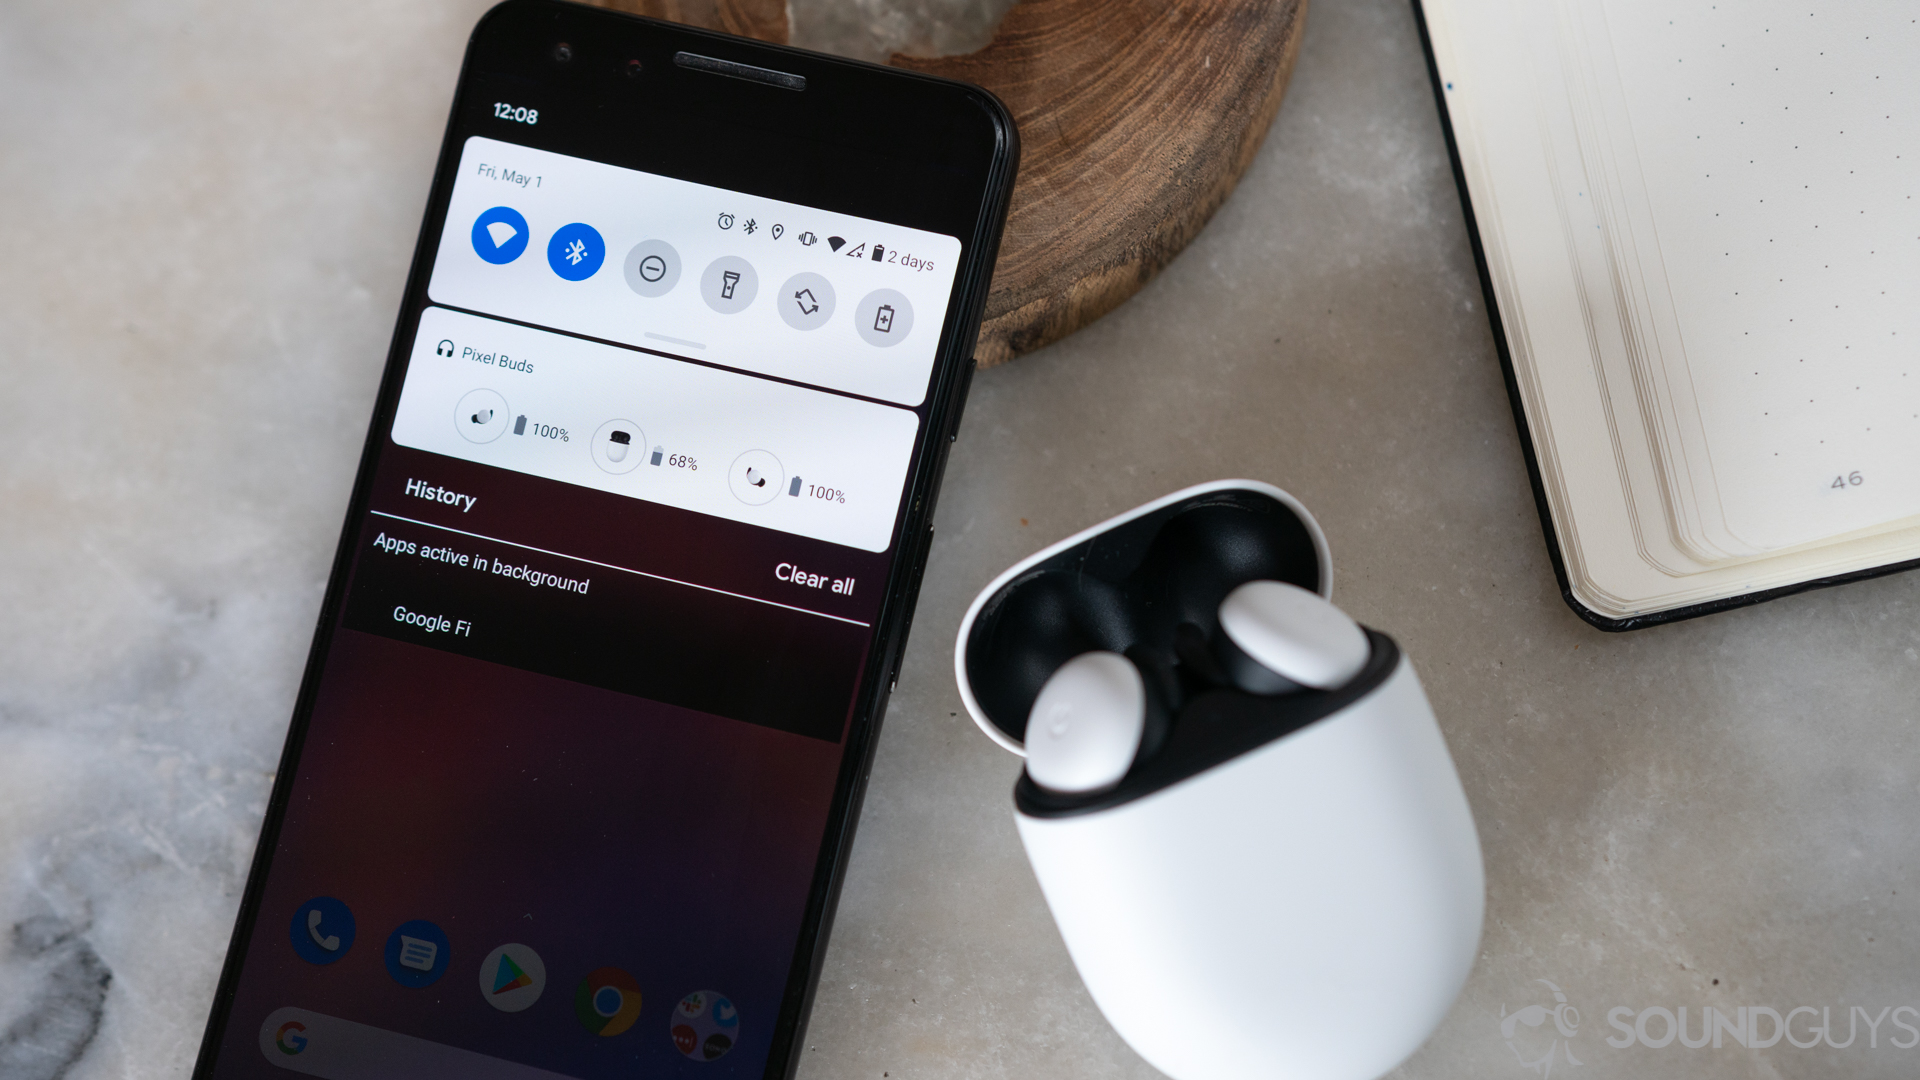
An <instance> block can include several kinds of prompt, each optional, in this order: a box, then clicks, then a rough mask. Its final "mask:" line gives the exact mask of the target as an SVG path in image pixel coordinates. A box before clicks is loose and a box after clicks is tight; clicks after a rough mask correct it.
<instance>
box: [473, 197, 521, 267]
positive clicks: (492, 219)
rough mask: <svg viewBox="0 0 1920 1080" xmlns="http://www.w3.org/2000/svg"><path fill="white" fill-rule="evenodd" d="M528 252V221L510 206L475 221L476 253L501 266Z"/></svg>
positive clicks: (489, 212) (489, 211)
mask: <svg viewBox="0 0 1920 1080" xmlns="http://www.w3.org/2000/svg"><path fill="white" fill-rule="evenodd" d="M525 250H527V219H526V218H523V217H521V216H520V211H518V210H515V209H514V208H513V207H511V206H496V207H494V208H493V209H491V210H488V211H487V212H486V213H484V214H481V215H480V216H479V217H477V218H475V219H473V253H474V254H475V255H478V256H480V257H481V258H482V259H485V260H486V261H488V262H490V263H492V264H494V265H495V266H502V265H504V264H506V263H510V262H512V261H513V260H515V259H517V258H519V257H520V253H521V252H523V251H525Z"/></svg>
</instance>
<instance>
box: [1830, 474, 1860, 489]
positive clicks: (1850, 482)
mask: <svg viewBox="0 0 1920 1080" xmlns="http://www.w3.org/2000/svg"><path fill="white" fill-rule="evenodd" d="M1866 482H1867V478H1866V477H1864V476H1861V475H1860V473H1859V472H1858V471H1857V470H1856V471H1854V472H1850V473H1848V474H1847V475H1845V476H1836V477H1834V478H1833V483H1831V484H1829V485H1827V486H1828V487H1834V488H1839V489H1840V490H1842V491H1845V490H1846V489H1848V488H1850V487H1859V486H1860V485H1861V484H1864V483H1866Z"/></svg>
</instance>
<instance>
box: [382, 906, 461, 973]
mask: <svg viewBox="0 0 1920 1080" xmlns="http://www.w3.org/2000/svg"><path fill="white" fill-rule="evenodd" d="M452 954H453V950H452V949H451V948H449V947H448V946H447V933H446V931H444V930H442V929H440V928H439V927H438V926H435V925H434V924H432V923H430V922H428V921H427V920H425V919H415V920H413V921H412V922H404V923H401V924H400V927H399V929H397V930H395V931H394V932H393V933H392V934H390V935H388V936H387V974H389V975H391V976H393V981H394V982H397V983H399V984H400V985H401V986H413V987H421V986H432V985H433V984H434V983H436V982H439V981H440V976H442V975H445V974H446V973H447V961H449V960H451V959H452Z"/></svg>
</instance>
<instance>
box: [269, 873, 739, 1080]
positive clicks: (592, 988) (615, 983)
mask: <svg viewBox="0 0 1920 1080" xmlns="http://www.w3.org/2000/svg"><path fill="white" fill-rule="evenodd" d="M288 932H289V935H290V936H291V939H292V942H293V951H294V952H295V953H296V954H297V955H298V956H299V957H300V958H301V959H302V960H305V961H307V962H308V963H310V964H318V965H325V964H331V963H333V962H335V961H337V960H339V959H341V958H342V957H344V956H346V955H347V953H348V951H349V950H351V949H352V948H353V941H354V933H355V924H354V919H353V912H352V910H351V909H349V908H348V907H347V905H346V904H345V903H343V902H341V901H340V900H337V899H335V898H333V897H331V896H316V897H314V898H313V899H311V900H308V901H307V902H306V903H304V904H302V905H300V907H299V908H298V909H296V910H295V911H294V915H293V921H292V924H291V925H290V926H289V927H288ZM384 956H385V960H386V967H387V974H388V975H390V976H392V977H393V980H394V981H395V982H397V983H399V984H400V985H402V986H407V987H415V988H419V987H426V986H431V985H433V984H434V983H436V982H438V981H439V980H440V977H441V976H443V975H445V974H446V973H447V965H448V963H449V962H450V961H451V960H452V956H453V950H452V948H451V946H450V945H449V944H448V942H447V935H446V932H445V931H443V930H441V929H440V927H439V926H437V925H435V924H434V923H432V922H429V921H427V920H425V919H414V920H411V921H409V922H404V923H401V924H400V925H399V926H398V927H395V928H394V930H393V932H392V933H391V934H389V935H388V936H387V943H386V950H385V954H384ZM546 986H547V966H546V963H545V962H544V961H542V960H541V959H540V954H539V953H537V952H535V951H534V950H533V949H532V948H531V947H530V946H527V945H522V944H519V943H517V942H515V943H509V944H506V945H500V946H498V947H496V948H495V949H494V950H493V951H492V952H490V953H488V954H487V956H486V959H485V960H482V961H481V962H480V971H479V987H478V988H479V991H480V996H481V998H482V999H484V1000H485V1001H486V1003H487V1004H489V1005H491V1006H493V1007H494V1008H496V1009H498V1010H500V1011H501V1012H508V1013H515V1012H521V1011H523V1010H525V1009H528V1008H531V1007H532V1006H533V1004H534V1003H535V1002H536V1001H538V1000H540V995H541V993H542V992H543V991H545V989H546ZM642 1000H643V998H642V995H641V993H640V983H639V982H638V981H637V980H635V979H634V977H633V976H632V975H630V974H628V973H627V972H625V971H623V970H621V969H620V968H617V967H602V968H595V969H594V970H593V971H590V972H588V973H587V974H586V976H585V977H584V978H582V979H581V980H580V983H579V985H578V986H576V987H575V988H574V994H573V1010H574V1015H575V1016H576V1017H577V1018H578V1019H579V1021H580V1025H581V1026H582V1027H584V1028H586V1029H587V1030H588V1031H589V1032H591V1033H593V1034H595V1035H599V1036H603V1037H611V1036H614V1035H619V1034H622V1033H623V1032H625V1031H627V1030H628V1029H629V1028H631V1027H633V1025H634V1023H635V1022H636V1021H637V1020H639V1018H640V1007H641V1003H642ZM295 1026H298V1025H295ZM668 1027H669V1035H670V1036H671V1038H672V1040H673V1045H674V1047H675V1048H676V1049H678V1050H679V1051H680V1052H681V1053H682V1054H684V1055H686V1056H687V1057H689V1058H692V1059H694V1060H696V1061H712V1060H714V1059H715V1058H718V1057H720V1056H721V1055H722V1054H725V1053H726V1052H727V1051H729V1050H731V1049H733V1047H734V1045H735V1044H736V1043H738V1042H739V1040H740V1011H739V1009H738V1008H736V1007H735V1006H734V1004H733V1002H732V1001H731V1000H729V999H728V998H727V996H726V995H724V994H720V993H717V992H715V991H712V990H695V991H694V992H692V993H690V994H688V995H686V996H685V997H683V998H681V999H680V1001H679V1003H678V1004H676V1005H675V1006H674V1007H673V1013H672V1015H671V1016H670V1017H669V1018H668ZM282 1051H283V1052H285V1053H298V1052H299V1051H298V1050H297V1049H287V1048H286V1047H285V1046H283V1047H282Z"/></svg>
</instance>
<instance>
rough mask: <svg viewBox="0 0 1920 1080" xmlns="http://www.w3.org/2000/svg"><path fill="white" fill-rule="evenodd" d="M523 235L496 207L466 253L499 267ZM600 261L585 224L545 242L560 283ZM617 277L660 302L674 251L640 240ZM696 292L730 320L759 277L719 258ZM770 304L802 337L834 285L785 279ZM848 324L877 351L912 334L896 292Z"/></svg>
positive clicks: (523, 241)
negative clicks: (468, 252)
mask: <svg viewBox="0 0 1920 1080" xmlns="http://www.w3.org/2000/svg"><path fill="white" fill-rule="evenodd" d="M529 235H530V233H529V230H528V226H527V219H526V218H524V217H522V216H521V215H520V212H519V211H517V210H515V209H513V208H512V207H510V206H496V207H494V208H493V209H491V210H488V211H487V212H485V213H483V214H481V215H480V216H479V217H478V218H476V219H474V222H473V250H474V253H475V254H477V255H479V256H480V258H481V259H483V260H484V261H486V262H489V263H492V264H494V265H496V266H501V265H505V264H507V263H510V262H512V261H514V260H515V259H518V258H519V257H520V256H521V255H522V254H524V253H525V252H526V250H527V242H528V239H529ZM606 258H607V244H606V240H605V239H604V238H602V237H601V235H600V233H599V231H598V230H596V229H595V228H594V227H593V226H591V225H588V224H585V223H584V222H578V221H576V222H573V223H571V224H568V225H562V226H561V227H560V228H559V229H557V230H555V231H554V234H553V236H552V237H551V238H550V239H549V240H548V241H547V265H548V266H550V267H552V268H553V272H554V273H555V274H557V275H559V276H560V277H561V278H562V279H563V280H566V281H585V280H586V279H588V278H590V277H592V276H593V275H594V274H595V273H597V272H599V270H600V268H601V266H603V265H604V264H605V263H606ZM621 272H622V273H623V274H624V275H625V277H626V280H627V287H628V288H630V289H632V290H633V291H634V292H635V293H636V294H638V295H640V296H646V297H659V296H665V295H666V294H667V293H669V292H671V291H673V288H674V287H675V286H676V285H678V284H679V283H680V277H681V264H680V253H679V252H678V251H676V250H675V249H674V247H673V245H672V244H669V243H667V242H666V241H665V240H642V241H641V242H640V243H638V244H635V245H634V246H633V249H632V250H630V251H628V252H627V256H626V258H625V259H624V260H622V261H621ZM699 291H700V298H701V300H703V301H705V302H706V305H707V306H708V307H709V308H712V309H713V310H714V311H716V312H719V313H720V314H722V315H735V314H738V313H740V312H742V311H745V310H747V309H748V308H749V307H751V306H753V302H754V301H755V300H756V299H757V298H758V297H759V295H760V275H759V273H758V272H757V271H755V269H754V267H753V264H752V263H750V262H748V261H747V260H745V259H743V258H741V257H739V256H738V255H722V256H721V257H719V258H717V259H715V260H713V262H711V263H710V264H708V266H707V268H706V269H705V270H704V271H702V272H701V274H700V280H699ZM773 299H774V303H775V306H776V309H777V310H778V311H779V312H780V319H781V321H782V322H784V323H786V324H787V325H788V326H790V327H792V328H793V329H795V330H802V331H805V330H817V329H819V328H820V327H822V326H825V325H827V323H828V322H829V321H831V320H832V319H833V315H834V310H835V307H836V305H837V303H838V301H837V298H836V297H835V295H834V289H833V283H832V282H830V281H828V280H827V279H826V278H825V277H823V276H821V275H819V274H815V273H811V272H802V273H798V274H795V275H793V276H792V277H790V278H788V279H787V280H786V282H785V283H783V284H782V285H781V286H780V288H779V290H778V291H777V292H776V293H775V294H774V298H773ZM853 320H854V322H853V324H854V329H855V330H857V331H858V332H859V334H860V337H861V340H863V341H865V342H866V343H867V344H869V345H872V346H874V347H875V348H879V349H884V348H888V347H891V346H893V345H897V344H899V343H900V342H902V341H904V340H906V337H907V335H908V334H909V333H911V332H912V331H913V305H912V304H911V303H909V302H908V300H907V297H906V295H905V294H904V293H901V292H900V291H899V290H897V289H875V290H873V291H872V292H870V293H868V294H867V295H866V296H865V297H864V298H863V299H862V300H861V301H860V303H859V304H858V305H857V306H856V307H855V308H854V313H853Z"/></svg>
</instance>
